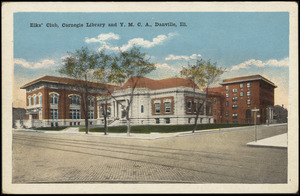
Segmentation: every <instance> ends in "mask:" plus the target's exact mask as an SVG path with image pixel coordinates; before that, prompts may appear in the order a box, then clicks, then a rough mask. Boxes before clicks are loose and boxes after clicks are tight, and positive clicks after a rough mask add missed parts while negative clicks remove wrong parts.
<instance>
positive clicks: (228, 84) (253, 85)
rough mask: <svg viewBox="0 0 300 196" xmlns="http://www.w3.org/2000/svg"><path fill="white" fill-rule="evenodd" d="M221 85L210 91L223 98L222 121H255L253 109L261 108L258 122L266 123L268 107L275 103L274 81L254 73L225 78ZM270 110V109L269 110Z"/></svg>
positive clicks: (258, 113)
mask: <svg viewBox="0 0 300 196" xmlns="http://www.w3.org/2000/svg"><path fill="white" fill-rule="evenodd" d="M221 85H222V86H221V87H217V88H211V89H209V90H210V91H212V92H214V93H217V94H219V95H220V96H221V97H222V99H223V103H222V107H221V111H220V112H221V113H222V115H221V116H222V117H221V119H220V121H218V122H220V123H254V120H255V119H254V112H252V110H253V109H259V111H258V112H256V114H257V119H256V120H257V121H256V122H257V124H262V123H266V122H267V120H268V118H269V116H272V115H271V114H268V109H267V108H268V107H270V106H273V105H274V89H275V88H276V87H277V86H276V85H275V84H274V83H273V82H271V81H270V80H268V79H266V78H265V77H262V76H261V75H252V76H245V77H238V78H231V79H225V80H223V82H222V83H221ZM269 111H270V110H269Z"/></svg>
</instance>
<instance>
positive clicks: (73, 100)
mask: <svg viewBox="0 0 300 196" xmlns="http://www.w3.org/2000/svg"><path fill="white" fill-rule="evenodd" d="M69 102H70V105H80V103H81V98H80V96H79V95H70V96H69Z"/></svg>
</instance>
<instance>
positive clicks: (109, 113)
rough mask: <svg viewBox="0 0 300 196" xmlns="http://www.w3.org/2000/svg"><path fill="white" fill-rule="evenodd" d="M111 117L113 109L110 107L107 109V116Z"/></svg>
mask: <svg viewBox="0 0 300 196" xmlns="http://www.w3.org/2000/svg"><path fill="white" fill-rule="evenodd" d="M110 115H111V107H108V108H107V116H110Z"/></svg>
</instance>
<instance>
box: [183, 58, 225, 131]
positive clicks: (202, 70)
mask: <svg viewBox="0 0 300 196" xmlns="http://www.w3.org/2000/svg"><path fill="white" fill-rule="evenodd" d="M225 71H226V70H225V69H222V68H218V67H217V63H211V62H210V60H208V61H205V60H203V59H200V60H197V61H196V63H195V64H188V66H187V67H183V68H182V70H181V75H183V76H184V77H186V78H188V79H190V80H191V81H192V82H193V92H194V95H193V101H192V106H194V105H195V104H194V103H195V99H196V97H195V96H196V94H195V89H196V88H197V87H198V88H199V89H203V88H204V89H205V91H206V95H205V99H204V101H203V104H199V105H198V107H197V109H196V116H195V122H194V128H193V131H192V132H193V133H194V132H195V130H196V128H197V121H198V117H199V114H200V111H201V110H202V108H203V107H204V105H206V104H207V99H208V96H209V87H210V85H211V84H212V83H213V82H214V81H215V80H216V78H217V77H218V76H220V75H221V74H223V73H224V72H225Z"/></svg>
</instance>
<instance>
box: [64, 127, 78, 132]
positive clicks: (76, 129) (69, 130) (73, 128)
mask: <svg viewBox="0 0 300 196" xmlns="http://www.w3.org/2000/svg"><path fill="white" fill-rule="evenodd" d="M78 131H79V127H69V128H67V129H65V130H63V131H62V132H66V133H78Z"/></svg>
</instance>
